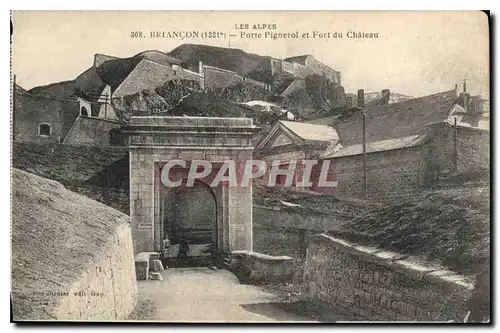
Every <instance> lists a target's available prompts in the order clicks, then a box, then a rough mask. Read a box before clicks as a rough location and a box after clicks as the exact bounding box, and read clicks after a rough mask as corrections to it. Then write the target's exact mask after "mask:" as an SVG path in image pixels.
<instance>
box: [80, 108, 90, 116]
mask: <svg viewBox="0 0 500 333" xmlns="http://www.w3.org/2000/svg"><path fill="white" fill-rule="evenodd" d="M80 116H84V117H88V116H89V112H88V111H87V108H86V107H85V106H82V108H81V109H80Z"/></svg>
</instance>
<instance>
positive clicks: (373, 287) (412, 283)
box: [303, 234, 473, 322]
mask: <svg viewBox="0 0 500 333" xmlns="http://www.w3.org/2000/svg"><path fill="white" fill-rule="evenodd" d="M399 257H401V256H400V255H398V254H397V253H393V252H387V251H382V250H380V249H374V248H366V247H361V246H356V245H354V244H351V243H349V242H346V241H343V240H340V239H336V238H334V237H331V236H328V235H325V234H320V235H313V236H310V239H309V247H308V249H307V258H306V263H305V267H304V277H303V278H304V279H303V281H304V285H303V289H304V290H303V291H304V293H305V295H306V297H308V298H310V299H311V300H313V301H315V302H318V303H321V304H326V305H327V307H329V308H331V309H332V311H335V312H341V313H345V314H347V315H350V316H355V317H356V318H357V319H359V320H370V321H373V320H376V321H394V320H397V321H449V320H453V321H454V322H462V321H463V319H464V317H465V316H466V314H467V311H468V309H467V307H466V303H467V300H468V299H469V297H470V295H471V292H472V290H473V285H472V284H470V283H467V282H466V281H465V279H464V277H462V276H459V275H456V274H455V273H453V272H450V271H447V270H439V269H432V268H429V267H424V266H420V265H417V264H414V263H412V262H410V261H408V260H406V259H404V260H398V258H399Z"/></svg>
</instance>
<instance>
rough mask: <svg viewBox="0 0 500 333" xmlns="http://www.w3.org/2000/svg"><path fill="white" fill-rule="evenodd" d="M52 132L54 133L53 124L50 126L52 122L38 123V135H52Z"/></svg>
mask: <svg viewBox="0 0 500 333" xmlns="http://www.w3.org/2000/svg"><path fill="white" fill-rule="evenodd" d="M51 133H52V126H50V124H40V125H38V135H41V136H50V134H51Z"/></svg>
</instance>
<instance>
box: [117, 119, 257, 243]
mask: <svg viewBox="0 0 500 333" xmlns="http://www.w3.org/2000/svg"><path fill="white" fill-rule="evenodd" d="M257 130H258V128H257V127H255V126H254V125H253V122H252V119H250V118H212V117H163V116H134V117H131V119H130V122H129V123H128V124H127V125H125V126H123V127H122V133H124V134H126V135H128V136H129V150H130V219H131V227H132V238H133V242H134V252H135V253H139V252H160V251H161V248H162V246H161V245H162V239H161V237H162V235H161V233H162V230H163V229H162V225H163V221H162V218H163V217H162V212H161V210H162V191H163V190H164V189H163V186H164V185H163V184H162V183H161V177H160V175H161V169H162V166H163V165H165V163H166V162H168V161H172V160H182V161H188V162H189V161H194V160H204V161H209V162H211V164H212V165H217V164H219V165H220V164H221V163H224V162H225V161H227V160H232V161H234V162H235V163H236V164H237V163H239V162H242V161H248V160H251V159H252V151H253V146H252V136H253V134H254V133H255V132H256V131H257ZM211 190H212V192H213V194H214V196H215V203H216V211H217V215H216V216H217V227H216V236H215V237H216V246H217V248H218V249H219V250H220V251H221V252H222V253H231V252H232V251H235V250H249V251H251V250H252V242H253V241H252V187H251V186H246V187H241V186H238V187H229V186H227V185H218V186H217V187H213V188H211Z"/></svg>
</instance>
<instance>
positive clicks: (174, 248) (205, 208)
mask: <svg viewBox="0 0 500 333" xmlns="http://www.w3.org/2000/svg"><path fill="white" fill-rule="evenodd" d="M160 195H161V222H162V224H163V225H162V228H161V231H162V234H161V239H162V249H161V253H162V257H163V258H165V260H168V261H170V262H172V261H175V260H176V259H182V258H180V257H179V253H182V250H183V249H182V246H183V245H184V246H185V244H187V245H188V248H187V251H186V256H187V257H188V258H189V259H193V258H194V259H205V258H207V257H212V256H214V255H215V254H216V253H217V249H218V244H217V226H218V218H217V217H218V216H217V215H218V214H217V199H216V196H215V193H214V191H213V190H212V189H211V188H210V187H209V185H208V184H206V183H204V182H202V181H195V183H194V186H192V187H189V186H186V182H183V184H182V185H181V186H179V187H175V188H165V187H163V188H162V190H161V193H160ZM166 244H168V245H166Z"/></svg>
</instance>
